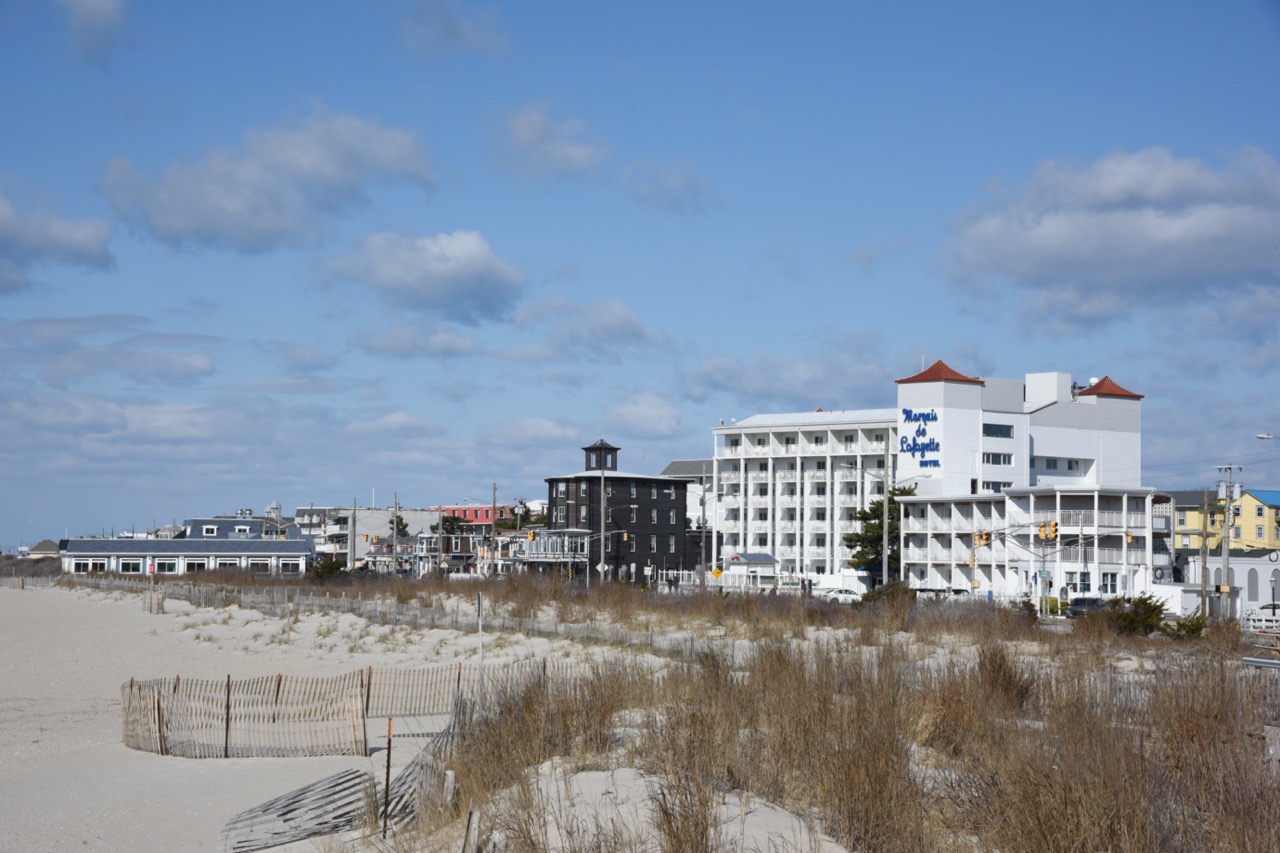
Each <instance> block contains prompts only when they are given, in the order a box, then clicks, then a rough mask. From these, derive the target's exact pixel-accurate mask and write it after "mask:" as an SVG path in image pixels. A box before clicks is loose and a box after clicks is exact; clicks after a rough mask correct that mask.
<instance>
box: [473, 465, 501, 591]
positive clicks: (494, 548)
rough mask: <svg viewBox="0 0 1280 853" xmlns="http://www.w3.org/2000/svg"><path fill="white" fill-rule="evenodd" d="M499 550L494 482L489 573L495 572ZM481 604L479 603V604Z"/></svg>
mask: <svg viewBox="0 0 1280 853" xmlns="http://www.w3.org/2000/svg"><path fill="white" fill-rule="evenodd" d="M497 552H498V484H497V483H494V484H493V497H492V499H491V500H490V503H489V574H491V575H492V574H494V567H495V566H496V565H497V560H495V559H494V555H495V554H497ZM477 606H479V605H477Z"/></svg>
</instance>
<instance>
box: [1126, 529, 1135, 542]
mask: <svg viewBox="0 0 1280 853" xmlns="http://www.w3.org/2000/svg"><path fill="white" fill-rule="evenodd" d="M1124 541H1126V542H1128V543H1129V544H1130V545H1132V544H1133V531H1132V530H1126V531H1125V532H1124Z"/></svg>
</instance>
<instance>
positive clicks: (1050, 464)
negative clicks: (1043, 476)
mask: <svg viewBox="0 0 1280 853" xmlns="http://www.w3.org/2000/svg"><path fill="white" fill-rule="evenodd" d="M1044 467H1045V470H1046V471H1057V470H1058V460H1057V459H1046V460H1044Z"/></svg>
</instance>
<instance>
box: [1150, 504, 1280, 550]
mask: <svg viewBox="0 0 1280 853" xmlns="http://www.w3.org/2000/svg"><path fill="white" fill-rule="evenodd" d="M1170 494H1171V495H1172V496H1173V498H1174V519H1173V541H1174V547H1175V548H1176V549H1177V550H1179V551H1185V550H1187V549H1191V550H1196V551H1198V550H1200V545H1201V541H1202V539H1203V538H1204V536H1205V535H1206V534H1207V536H1208V539H1209V550H1210V551H1214V550H1217V549H1218V548H1220V547H1221V545H1222V512H1223V504H1222V502H1221V501H1219V500H1218V492H1217V489H1210V490H1208V492H1205V491H1198V492H1197V491H1185V492H1170ZM1206 495H1207V505H1206ZM1231 516H1232V530H1231V548H1232V550H1251V549H1267V548H1271V549H1280V490H1275V489H1248V490H1246V491H1244V492H1243V493H1242V494H1241V495H1240V498H1239V499H1238V500H1234V501H1232V502H1231Z"/></svg>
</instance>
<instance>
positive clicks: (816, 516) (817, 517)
mask: <svg viewBox="0 0 1280 853" xmlns="http://www.w3.org/2000/svg"><path fill="white" fill-rule="evenodd" d="M813 520H814V521H826V520H827V511H826V510H825V509H822V508H821V507H820V508H818V509H815V510H814V511H813Z"/></svg>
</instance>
